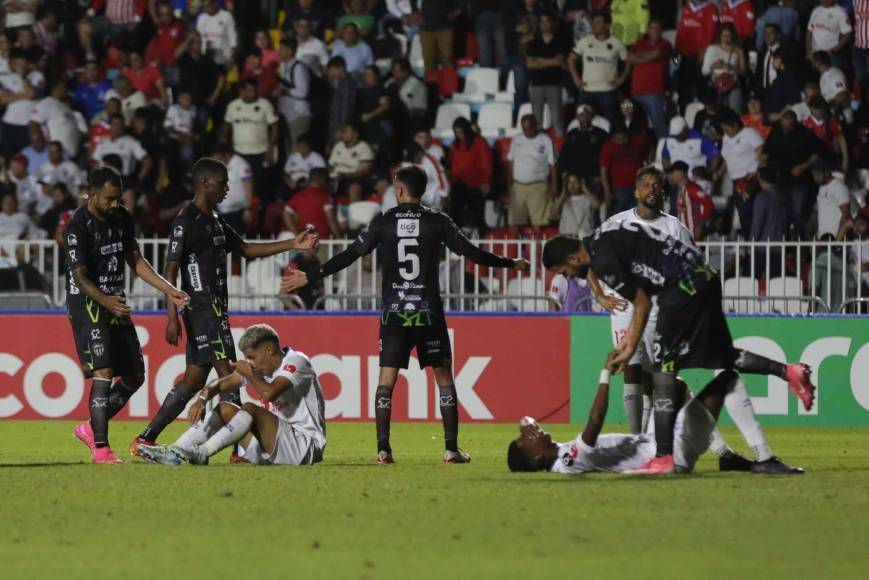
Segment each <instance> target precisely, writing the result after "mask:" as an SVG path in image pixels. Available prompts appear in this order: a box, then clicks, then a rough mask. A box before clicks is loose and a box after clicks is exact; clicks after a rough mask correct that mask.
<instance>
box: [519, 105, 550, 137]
mask: <svg viewBox="0 0 869 580" xmlns="http://www.w3.org/2000/svg"><path fill="white" fill-rule="evenodd" d="M533 112H534V109H532V107H531V103H522V106H521V107H519V114H518V115H516V129H518V130H519V131H522V117H524V116H525V115H530V114H532V113H533ZM537 124H538V126H539V125H540V119H537ZM551 126H552V115H550V114H549V105H548V104H546V105H544V107H543V127H542V128H543V130H544V131H545V130H546V129H549V128H550V127H551Z"/></svg>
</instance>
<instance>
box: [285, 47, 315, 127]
mask: <svg viewBox="0 0 869 580" xmlns="http://www.w3.org/2000/svg"><path fill="white" fill-rule="evenodd" d="M298 46H299V45H298V43H297V42H296V39H295V38H283V39H281V44H280V46H279V48H278V55H279V57H280V65H278V88H277V94H278V95H279V97H278V107H279V109H280V111H281V115H283V117H284V120H285V121H286V123H287V126H288V127H289V129H290V139H291V140H292V142H293V144H295V143H297V142H298V140H299V137H301V136H302V135H304V134H305V133H307V132H308V129H310V128H311V105H310V103H309V102H308V98H309V97H310V91H311V69H310V68H308V65H306V64H305V63H304V62H302V61H301V60H299V59H297V58H296V51H297V50H298Z"/></svg>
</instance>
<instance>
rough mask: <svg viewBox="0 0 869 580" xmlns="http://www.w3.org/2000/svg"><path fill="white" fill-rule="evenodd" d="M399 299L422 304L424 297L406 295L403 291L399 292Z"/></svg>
mask: <svg viewBox="0 0 869 580" xmlns="http://www.w3.org/2000/svg"><path fill="white" fill-rule="evenodd" d="M398 299H399V300H404V301H406V302H421V301H422V296H419V295H417V294H405V293H404V291H403V290H399V292H398Z"/></svg>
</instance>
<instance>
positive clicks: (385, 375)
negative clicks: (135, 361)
mask: <svg viewBox="0 0 869 580" xmlns="http://www.w3.org/2000/svg"><path fill="white" fill-rule="evenodd" d="M426 183H427V178H426V174H425V172H424V171H423V170H422V169H421V168H420V167H418V166H416V165H405V166H404V167H402V168H401V169H399V170H398V171H397V172H396V173H395V176H394V178H393V186H394V187H395V195H396V199H397V200H398V205H397V206H396V207H394V208H392V209H391V210H389V211H387V212H386V213H383V214H380V215H378V216H376V217H375V218H374V219H373V220H372V222H371V223H370V224H369V225H368V227H367V228H366V229H365V230H364V231H363V232H362V234H360V235H359V237H358V238H357V239H356V241H354V242H353V243H352V244H351V245H350V247H349V248H348V249H347V250H345V251H344V252H342V253H340V254H338V255H336V256H335V257H333V258H332V259H331V260H329V261H328V262H326V263H325V264H323V266H322V267H321V268H320V270H319V271H318V272H317V273H316V274H315V275H314V276H311V277H310V278H309V277H308V276H307V275H306V274H305V273H304V272H301V271H300V270H296V271H294V272H293V273H292V274H290V275H289V276H288V277H285V278H284V280H283V282H282V284H281V290H282V291H284V292H292V291H295V290H297V289H299V288H301V287H303V286H305V285H306V284H310V283H315V282H317V281H318V280H320V279H322V278H324V277H326V276H331V275H332V274H334V273H336V272H339V271H340V270H342V269H344V268H346V267H347V266H349V265H350V264H352V263H353V262H355V261H356V260H357V259H358V258H360V257H362V256H364V255H366V254H368V253H370V252H372V251H373V250H374V249H375V248H378V247H379V248H380V257H381V264H382V271H383V279H382V287H381V288H382V289H381V300H382V303H383V311H382V314H381V319H380V380H379V383H378V387H377V392H376V393H375V398H374V408H375V419H376V422H377V463H378V464H381V465H382V464H388V463H393V462H394V461H393V457H392V447H391V446H390V444H389V427H390V416H391V412H392V391H393V389H394V388H395V382H396V380H397V379H398V372H399V369H406V368H407V364H408V361H409V358H410V352H411V350H412V349H413V348H416V352H417V356H418V357H419V364H420V367H423V368H424V367H433V368H434V375H435V381H436V382H437V385H438V391H439V393H440V398H439V403H440V411H441V416H442V418H443V425H444V440H445V447H446V450H445V451H444V463H467V462H469V461H470V456H469V455H468V454H467V453H465V452H463V451H460V450H459V447H458V431H459V410H458V407H457V404H458V401H457V395H456V387H455V384H454V383H453V372H452V352H451V348H450V339H449V335H448V334H447V325H446V320H445V318H444V307H443V303H442V302H441V296H440V286H439V282H438V267H439V263H440V258H441V256H442V255H443V254H442V246H443V245H446V246H447V247H448V248H449V249H450V250H451V251H453V252H455V253H456V254H459V255H462V256H467V257H468V258H470V259H471V260H472V261H474V262H476V263H478V264H480V265H482V266H487V267H490V268H516V269H517V270H519V271H522V272H524V271H527V270H528V267H529V265H528V262H527V261H525V260H522V259H519V260H511V259H509V258H502V257H500V256H496V255H495V254H491V253H489V252H486V251H483V250H481V249H479V248H477V247H476V246H474V245H473V244H472V243H471V242H470V241H469V240H468V239H467V238H466V237H465V236H464V234H462V232H461V231H460V230H459V228H458V226H456V224H455V222H454V221H453V220H451V219H450V218H449V217H448V216H447V215H445V214H443V213H441V212H439V211H437V210H433V209H431V208H428V207H425V206H424V205H422V204H421V203H420V199H421V198H422V195H423V193H425V188H426Z"/></svg>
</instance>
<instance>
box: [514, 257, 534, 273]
mask: <svg viewBox="0 0 869 580" xmlns="http://www.w3.org/2000/svg"><path fill="white" fill-rule="evenodd" d="M513 268H514V269H515V270H516V271H517V272H527V271H528V270H530V269H531V263H530V262H528V260H525V259H522V258H519V259H517V260H513Z"/></svg>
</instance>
